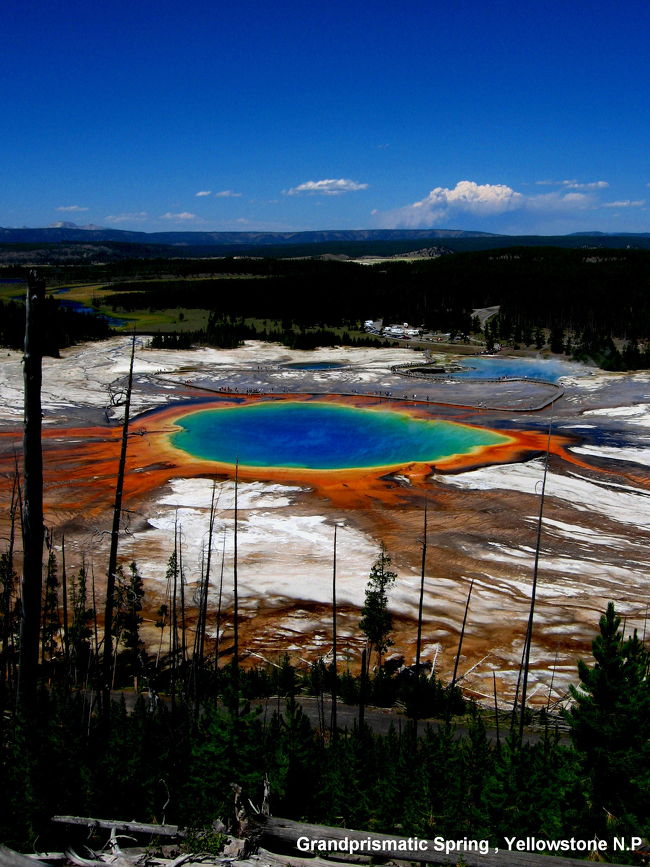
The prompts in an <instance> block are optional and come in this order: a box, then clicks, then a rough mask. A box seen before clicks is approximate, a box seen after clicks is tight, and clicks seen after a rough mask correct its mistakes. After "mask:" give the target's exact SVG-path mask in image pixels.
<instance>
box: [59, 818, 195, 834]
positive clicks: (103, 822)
mask: <svg viewBox="0 0 650 867" xmlns="http://www.w3.org/2000/svg"><path fill="white" fill-rule="evenodd" d="M52 822H58V823H59V824H62V825H83V826H84V827H86V828H105V829H106V830H108V831H112V830H115V833H123V834H148V835H151V836H152V837H179V838H182V837H185V836H186V834H185V831H183V830H182V829H181V828H179V827H178V825H153V824H149V823H148V822H121V821H119V820H118V819H93V818H89V817H86V816H52Z"/></svg>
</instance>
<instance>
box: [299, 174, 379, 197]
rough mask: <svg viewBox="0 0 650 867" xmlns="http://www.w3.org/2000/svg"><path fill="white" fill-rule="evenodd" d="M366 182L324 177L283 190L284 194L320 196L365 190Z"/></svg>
mask: <svg viewBox="0 0 650 867" xmlns="http://www.w3.org/2000/svg"><path fill="white" fill-rule="evenodd" d="M367 189H368V184H360V183H358V181H351V180H349V179H348V178H326V179H325V180H322V181H305V182H304V183H302V184H298V186H297V187H291V189H290V190H283V192H284V194H285V195H286V196H296V195H299V194H300V193H311V194H318V195H321V196H338V195H340V194H341V193H351V192H355V191H356V190H367Z"/></svg>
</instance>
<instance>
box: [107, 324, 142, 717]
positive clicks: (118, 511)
mask: <svg viewBox="0 0 650 867" xmlns="http://www.w3.org/2000/svg"><path fill="white" fill-rule="evenodd" d="M134 357H135V334H134V335H133V340H132V343H131V361H130V364H129V376H128V380H127V388H126V396H125V401H124V421H123V423H122V444H121V448H120V460H119V464H118V468H117V483H116V485H115V501H114V504H113V528H112V530H111V546H110V550H109V555H108V570H107V573H106V607H105V609H104V657H103V660H102V710H103V713H104V718H105V719H108V718H109V716H110V708H111V680H112V677H113V638H112V634H111V631H112V629H113V608H114V605H115V572H116V570H117V545H118V541H119V535H120V518H121V515H122V493H123V491H124V475H125V471H126V448H127V443H128V439H129V413H130V410H131V389H132V386H133V360H134Z"/></svg>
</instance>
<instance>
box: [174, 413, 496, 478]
mask: <svg viewBox="0 0 650 867" xmlns="http://www.w3.org/2000/svg"><path fill="white" fill-rule="evenodd" d="M176 424H177V425H178V426H179V427H180V428H181V431H180V432H178V433H175V434H173V435H172V436H171V442H172V444H173V445H174V446H176V447H177V448H179V449H182V450H184V451H186V452H188V453H189V454H191V455H194V456H196V457H200V458H203V459H204V460H213V461H217V462H220V463H228V464H234V463H235V461H239V463H240V464H242V465H243V466H251V467H287V468H289V467H298V468H301V469H312V470H343V469H354V468H370V467H397V466H401V465H403V464H410V463H423V462H424V463H435V462H436V461H440V460H449V459H450V458H452V457H455V456H457V455H466V454H472V453H475V452H479V451H480V449H481V448H482V447H484V446H494V445H497V444H505V443H508V442H511V440H510V438H509V437H507V436H503V435H502V434H498V433H496V432H494V431H490V430H487V429H482V428H476V427H471V426H469V425H464V424H457V423H455V422H449V421H440V420H437V419H431V420H425V419H418V418H413V417H412V416H411V415H409V413H408V412H399V411H396V410H394V409H393V410H391V409H359V408H357V407H354V406H346V405H344V404H320V403H294V402H291V401H289V402H285V401H282V402H275V403H265V402H260V403H256V404H249V405H248V406H237V407H230V408H226V409H204V410H201V411H197V412H192V413H188V414H187V415H184V416H182V417H181V418H178V419H177V420H176Z"/></svg>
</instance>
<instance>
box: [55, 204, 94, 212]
mask: <svg viewBox="0 0 650 867" xmlns="http://www.w3.org/2000/svg"><path fill="white" fill-rule="evenodd" d="M87 210H88V208H83V207H82V206H81V205H59V207H58V208H57V211H87Z"/></svg>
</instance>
